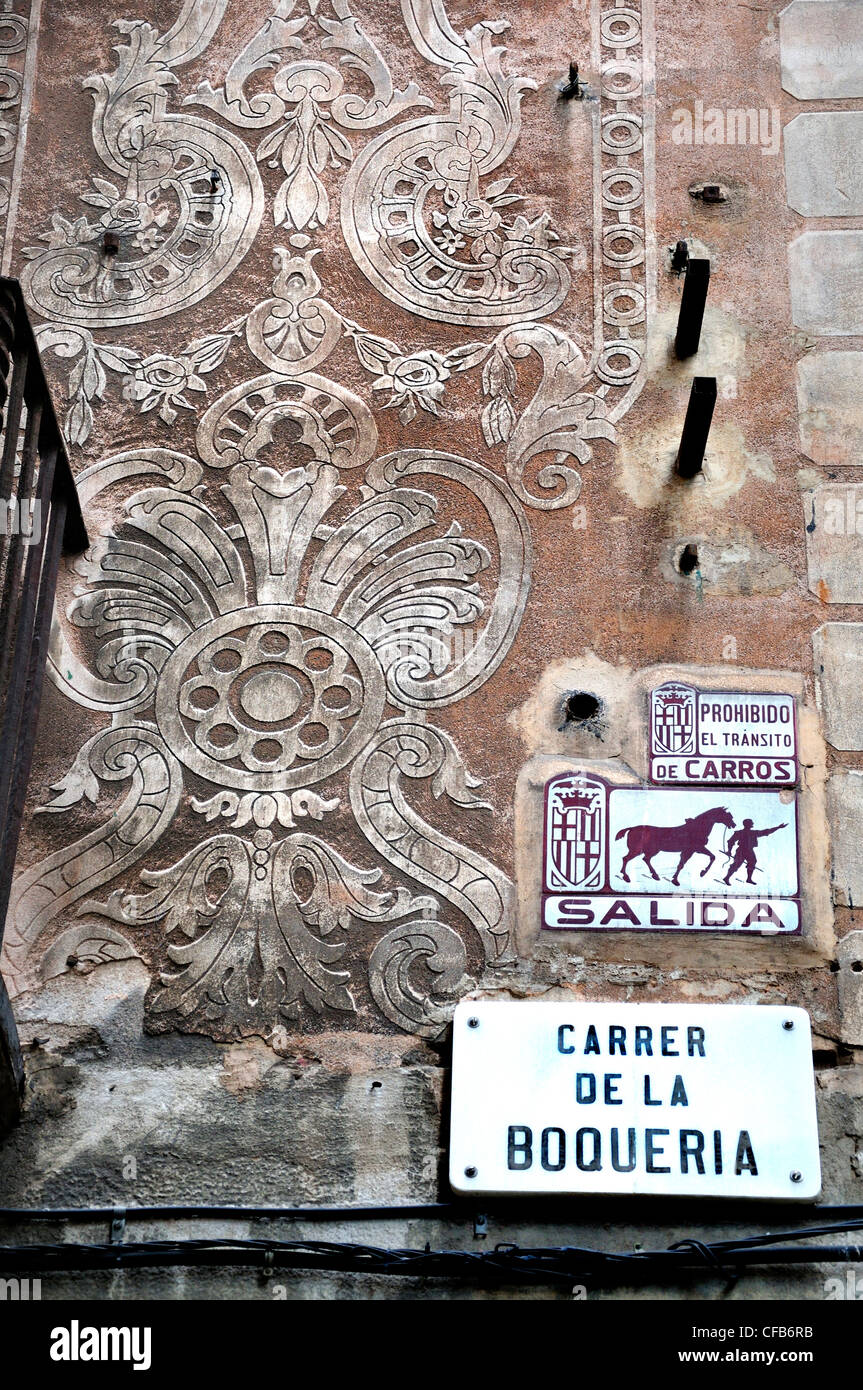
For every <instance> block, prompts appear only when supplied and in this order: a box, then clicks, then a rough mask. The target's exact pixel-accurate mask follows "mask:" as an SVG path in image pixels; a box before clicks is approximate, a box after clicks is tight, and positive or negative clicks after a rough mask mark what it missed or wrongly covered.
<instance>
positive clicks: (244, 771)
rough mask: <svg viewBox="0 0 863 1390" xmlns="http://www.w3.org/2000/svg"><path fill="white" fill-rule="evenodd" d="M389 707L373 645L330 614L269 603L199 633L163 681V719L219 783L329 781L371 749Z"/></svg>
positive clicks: (187, 758)
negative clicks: (385, 711)
mask: <svg viewBox="0 0 863 1390" xmlns="http://www.w3.org/2000/svg"><path fill="white" fill-rule="evenodd" d="M383 709H384V678H383V673H382V671H381V668H380V665H379V664H378V661H377V658H376V657H375V655H374V652H373V651H372V649H371V647H370V646H369V645H368V643H367V642H366V641H365V639H364V638H362V637H360V636H359V634H358V633H356V632H354V630H353V629H352V628H349V627H347V626H346V625H345V624H344V623H341V622H339V620H338V619H337V618H332V617H330V616H329V615H328V614H326V613H318V612H315V611H313V610H312V609H308V608H297V607H294V606H293V605H289V604H268V605H266V606H263V607H258V608H246V609H242V610H240V611H238V612H235V613H226V614H223V615H222V616H221V617H219V618H214V619H213V621H212V622H209V623H206V624H205V625H204V627H202V628H199V629H198V630H197V631H196V632H193V633H191V634H190V636H189V637H187V638H186V640H185V641H184V642H183V643H181V645H180V646H179V647H178V648H177V650H176V651H175V652H174V653H173V654H172V656H171V658H170V660H169V661H168V662H167V663H166V664H165V666H164V667H163V669H162V672H161V675H160V678H159V687H158V691H157V694H156V720H157V723H158V725H159V729H160V731H161V733H162V735H163V737H164V739H165V741H166V742H167V743H168V745H169V747H170V748H171V749H172V750H173V751H174V753H176V755H177V757H178V758H179V759H180V761H181V762H183V763H184V764H185V765H186V767H188V768H190V769H191V771H192V772H197V773H198V774H199V775H200V776H201V777H205V778H206V779H207V780H208V781H210V782H215V783H216V784H217V785H219V786H225V787H236V788H242V789H243V790H246V791H285V790H288V789H290V788H293V787H300V786H307V785H308V784H309V783H312V782H320V781H321V780H322V779H323V778H325V777H329V776H330V775H331V774H332V773H334V772H337V771H338V770H339V769H340V768H342V767H344V766H345V765H346V764H347V763H349V762H350V761H351V759H352V758H354V757H355V756H356V754H357V753H359V752H360V750H361V749H362V748H363V747H364V746H365V744H366V743H367V742H368V740H369V738H370V737H371V735H372V734H373V733H374V731H375V729H376V728H377V726H378V724H379V723H380V719H381V715H382V714H383Z"/></svg>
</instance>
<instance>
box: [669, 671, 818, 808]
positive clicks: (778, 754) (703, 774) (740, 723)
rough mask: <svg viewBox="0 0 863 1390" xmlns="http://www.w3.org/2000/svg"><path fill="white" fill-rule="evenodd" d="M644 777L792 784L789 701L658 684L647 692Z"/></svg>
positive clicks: (791, 703)
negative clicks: (646, 765)
mask: <svg viewBox="0 0 863 1390" xmlns="http://www.w3.org/2000/svg"><path fill="white" fill-rule="evenodd" d="M650 779H651V781H652V782H657V783H662V782H665V783H672V782H673V783H695V784H698V783H709V784H711V785H713V786H737V787H745V786H774V787H791V786H794V784H795V782H796V781H797V731H796V720H795V715H794V697H793V696H792V695H779V694H776V693H775V692H773V693H769V692H768V693H765V692H758V693H753V692H752V691H744V690H697V689H696V688H695V686H692V685H686V684H685V683H684V682H683V681H667V682H666V684H665V685H660V686H658V687H657V689H656V690H652V691H651V692H650Z"/></svg>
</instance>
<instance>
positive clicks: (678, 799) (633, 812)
mask: <svg viewBox="0 0 863 1390" xmlns="http://www.w3.org/2000/svg"><path fill="white" fill-rule="evenodd" d="M543 861H544V862H543V883H542V926H543V927H544V928H546V929H549V930H552V931H584V930H597V929H599V930H618V931H620V930H624V931H633V930H635V931H641V930H648V931H650V930H653V931H657V930H661V931H702V932H703V931H707V932H715V931H722V932H756V933H762V934H764V933H770V934H775V933H779V932H786V933H791V932H797V931H799V930H800V904H799V900H798V894H799V881H798V854H797V808H796V804H795V800H794V796H793V794H792V793H789V792H787V791H785V792H779V791H776V790H771V789H769V788H767V789H765V788H760V789H758V790H755V789H748V790H746V791H734V790H729V789H728V788H724V787H718V788H717V787H707V788H705V787H702V788H679V787H674V788H670V787H641V786H638V787H615V786H611V785H610V784H609V783H608V782H606V781H605V780H604V778H602V777H599V776H597V775H596V774H595V773H591V772H587V771H583V770H578V771H575V772H563V773H559V774H558V775H557V776H556V777H552V778H551V779H550V780H549V781H548V782H547V783H546V787H545V824H544V853H543Z"/></svg>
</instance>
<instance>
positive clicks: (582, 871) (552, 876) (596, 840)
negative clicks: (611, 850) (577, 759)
mask: <svg viewBox="0 0 863 1390" xmlns="http://www.w3.org/2000/svg"><path fill="white" fill-rule="evenodd" d="M545 833H546V837H547V841H546V875H547V878H548V883H547V884H546V887H547V888H548V889H551V890H552V891H554V890H559V889H563V890H568V889H576V888H581V889H589V888H601V886H602V883H603V879H604V865H605V844H606V825H605V786H604V784H603V783H602V782H601V781H599V780H598V779H597V778H594V777H591V776H590V774H589V773H586V772H581V773H577V774H574V775H573V776H572V777H570V778H567V779H566V780H564V781H560V782H555V783H554V785H553V787H552V788H551V790H550V793H549V798H548V806H547V810H546V832H545Z"/></svg>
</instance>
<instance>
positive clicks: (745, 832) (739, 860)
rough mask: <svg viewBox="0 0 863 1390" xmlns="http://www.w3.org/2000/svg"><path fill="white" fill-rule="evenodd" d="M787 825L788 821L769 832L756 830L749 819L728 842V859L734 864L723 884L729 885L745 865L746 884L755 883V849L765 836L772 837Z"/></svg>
mask: <svg viewBox="0 0 863 1390" xmlns="http://www.w3.org/2000/svg"><path fill="white" fill-rule="evenodd" d="M787 824H788V822H787V821H783V822H782V824H781V825H771V826H770V829H769V830H754V829H753V826H752V821H751V820H749V819H748V818H747V819H746V820H745V821H744V822H743V825H742V826H741V827H740V829H739V830H735V832H734V834H733V835H732V836H731V839H730V840H729V841H728V858H729V859H731V860H732V863H731V867H730V868H729V870H728V873H727V874H726V875H725V877H724V879H723V880H722V882H723V883H728V882H729V881H730V879H731V877H732V876H733V875H734V874H736V873H737V870H738V869H740V868H742V867H743V865H744V864H745V865H746V882H747V883H754V882H755V880H754V878H753V877H752V875H753V873H754V871H755V870H756V869H757V867H758V864H757V862H756V859H755V848H756V845H757V844H758V841H759V840H760V839H761V838H762V836H764V835H772V834H773V833H774V832H775V831H777V830H784V829H785V826H786V825H787ZM732 856H733V857H732Z"/></svg>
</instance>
